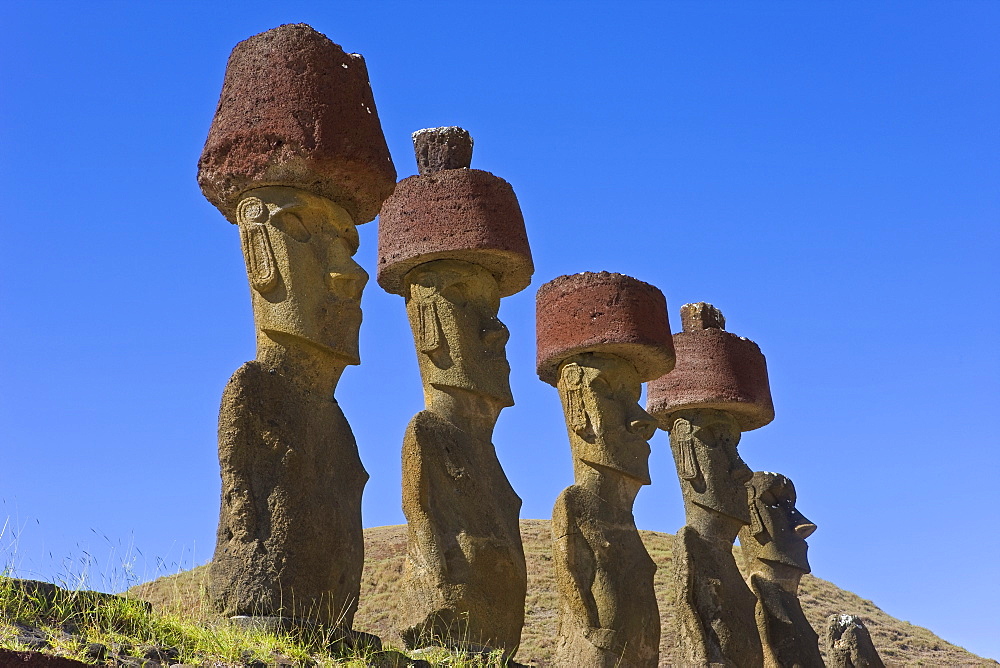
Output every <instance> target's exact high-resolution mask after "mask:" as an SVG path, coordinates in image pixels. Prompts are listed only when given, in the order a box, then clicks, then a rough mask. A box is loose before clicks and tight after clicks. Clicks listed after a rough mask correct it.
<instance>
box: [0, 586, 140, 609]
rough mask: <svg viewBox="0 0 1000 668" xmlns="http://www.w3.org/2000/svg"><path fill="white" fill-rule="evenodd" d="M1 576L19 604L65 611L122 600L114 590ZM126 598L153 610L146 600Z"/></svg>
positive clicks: (94, 606)
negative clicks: (76, 589)
mask: <svg viewBox="0 0 1000 668" xmlns="http://www.w3.org/2000/svg"><path fill="white" fill-rule="evenodd" d="M0 580H2V581H3V585H4V587H5V589H7V591H8V593H9V595H10V596H11V597H12V599H13V600H14V601H17V600H20V601H21V602H20V603H18V605H23V606H29V605H30V606H32V607H35V606H41V607H44V608H53V607H58V608H59V609H61V610H63V611H64V613H65V614H67V615H75V614H80V613H84V612H87V611H90V610H93V609H94V608H96V607H99V606H101V605H116V604H117V603H119V602H120V601H121V600H122V597H121V596H118V595H116V594H106V593H104V592H101V591H88V590H78V591H70V590H68V589H63V588H62V587H59V586H56V585H54V584H52V583H51V582H42V581H41V580H22V579H19V578H5V577H2V576H0ZM128 600H129V601H130V603H131V604H133V605H135V606H137V607H140V608H143V609H145V610H146V611H150V610H152V606H150V605H149V603H147V602H146V601H141V600H139V599H134V598H129V599H128Z"/></svg>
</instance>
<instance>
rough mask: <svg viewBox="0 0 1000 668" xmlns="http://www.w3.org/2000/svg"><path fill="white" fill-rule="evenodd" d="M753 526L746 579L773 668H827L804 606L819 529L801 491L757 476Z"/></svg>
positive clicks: (771, 476)
mask: <svg viewBox="0 0 1000 668" xmlns="http://www.w3.org/2000/svg"><path fill="white" fill-rule="evenodd" d="M748 501H749V508H750V524H748V525H746V526H744V527H743V528H742V529H740V545H741V546H742V548H743V574H744V576H745V577H746V582H747V584H748V585H750V590H751V591H753V593H754V594H755V595H756V596H757V610H756V618H757V630H758V632H759V634H760V641H761V645H762V648H763V651H764V665H765V666H767V667H768V668H784V667H785V666H802V668H823V657H822V655H821V654H820V651H819V636H817V635H816V632H815V631H814V630H813V628H812V626H810V625H809V622H808V621H807V620H806V616H805V613H803V612H802V606H801V605H800V604H799V598H798V591H799V580H801V579H802V576H803V575H804V574H805V573H808V572H809V560H808V558H807V557H806V553H807V551H808V549H809V546H808V545H807V544H806V538H808V537H809V536H811V535H812V533H813V532H814V531H815V530H816V525H815V524H813V523H812V522H810V521H809V520H808V519H806V518H805V517H804V516H803V515H802V513H800V512H799V511H798V509H797V508H796V507H795V486H794V485H793V484H792V481H791V480H789V479H788V478H786V477H785V476H783V475H781V474H780V473H770V472H765V471H757V472H755V473H754V474H753V478H751V480H750V484H749V499H748Z"/></svg>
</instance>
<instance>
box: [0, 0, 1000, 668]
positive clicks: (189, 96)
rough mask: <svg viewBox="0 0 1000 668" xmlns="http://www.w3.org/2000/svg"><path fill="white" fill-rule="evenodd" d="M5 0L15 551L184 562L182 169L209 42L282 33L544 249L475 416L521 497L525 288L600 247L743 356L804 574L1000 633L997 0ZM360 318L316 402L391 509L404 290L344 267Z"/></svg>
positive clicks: (197, 375) (596, 265) (410, 359)
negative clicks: (278, 29) (487, 425)
mask: <svg viewBox="0 0 1000 668" xmlns="http://www.w3.org/2000/svg"><path fill="white" fill-rule="evenodd" d="M0 20H2V21H3V25H4V28H5V29H4V39H3V40H2V41H0V63H2V65H0V68H2V70H0V72H2V83H0V197H2V202H3V205H4V206H3V211H2V214H0V215H2V230H3V237H2V238H3V244H2V246H0V253H2V256H0V281H2V285H3V287H4V289H3V292H2V294H0V379H2V385H0V388H2V390H0V454H2V459H0V497H2V508H0V526H2V523H3V520H4V518H8V520H9V521H8V523H7V527H6V530H5V532H4V534H3V536H2V544H0V547H2V549H3V550H4V552H3V555H2V558H3V560H4V563H13V564H14V565H15V566H16V567H17V570H18V572H19V573H21V574H24V575H27V576H35V577H40V578H46V579H48V578H60V577H62V578H66V577H69V576H70V575H72V574H75V573H78V572H79V571H80V570H81V569H82V567H83V564H84V563H85V562H90V563H91V566H90V573H91V576H92V578H93V583H94V584H95V586H99V587H101V586H103V587H115V586H121V584H122V583H123V581H124V580H127V579H128V577H129V576H128V572H129V569H128V568H126V567H123V561H124V562H126V563H131V564H132V566H131V572H132V573H134V574H135V577H139V578H144V577H152V576H154V575H157V574H158V573H162V572H164V571H171V570H176V569H177V568H178V567H180V566H183V567H187V566H190V565H191V564H193V563H202V562H204V561H205V560H207V559H208V558H209V557H210V556H211V552H212V548H213V544H214V531H215V524H216V520H217V512H218V495H219V477H218V463H217V459H216V445H215V429H216V425H215V423H216V415H217V410H218V404H219V398H220V396H221V392H222V388H223V386H224V385H225V383H226V381H227V379H228V378H229V375H230V374H231V373H232V372H233V371H234V370H235V369H236V368H237V367H239V366H240V364H242V363H243V362H244V361H245V360H248V359H251V358H252V357H253V355H254V346H253V325H252V320H251V312H250V300H249V294H248V288H247V285H246V282H245V281H246V279H245V274H244V269H243V260H242V257H241V254H240V251H239V241H238V235H237V231H236V229H235V228H234V227H232V226H231V225H229V223H227V222H226V221H225V220H224V219H223V218H222V217H221V215H219V214H218V212H217V211H216V210H215V209H214V208H212V207H211V206H210V205H209V204H208V202H207V201H205V200H204V199H203V198H202V196H201V194H200V192H199V190H198V186H197V184H196V182H195V171H196V163H197V159H198V155H199V153H200V151H201V146H202V143H203V141H204V139H205V136H206V133H207V131H208V126H209V123H210V121H211V118H212V114H213V112H214V109H215V104H216V101H217V99H218V95H219V91H220V88H221V84H222V76H223V71H224V68H225V63H226V58H227V56H228V54H229V51H230V49H231V48H232V47H233V45H234V44H236V42H238V41H239V40H241V39H244V38H246V37H248V36H249V35H252V34H254V33H257V32H261V31H263V30H266V29H268V28H272V27H274V26H276V25H279V24H281V23H289V22H299V21H304V22H308V23H310V24H312V25H313V26H314V27H315V28H316V29H318V30H320V31H321V32H323V33H325V34H327V35H328V36H329V37H330V38H331V39H333V40H334V41H335V42H338V43H340V44H342V45H343V46H344V47H345V48H346V49H347V50H349V51H357V52H360V53H362V54H364V56H365V58H366V59H367V62H368V67H369V71H370V74H371V82H372V86H373V89H374V92H375V99H376V101H377V104H378V110H379V114H380V116H381V118H382V124H383V127H384V130H385V133H386V137H387V138H388V142H389V146H390V149H391V151H392V154H393V157H394V160H395V162H396V166H397V170H398V172H399V175H400V177H403V176H407V175H409V174H412V173H414V171H415V168H414V162H413V157H412V150H411V147H410V140H409V135H410V133H411V132H412V131H413V130H416V129H419V128H424V127H430V126H440V125H461V126H464V127H466V128H468V129H469V130H470V131H471V132H472V134H473V136H474V137H475V139H476V153H475V157H474V161H473V165H474V166H475V167H479V168H481V169H486V170H490V171H492V172H494V173H496V174H497V175H499V176H502V177H503V178H505V179H507V180H508V181H510V183H511V184H512V185H513V186H514V189H515V191H516V192H517V193H518V196H519V198H520V202H521V206H522V208H523V211H524V216H525V220H526V223H527V226H528V234H529V237H530V239H531V243H532V249H533V253H534V257H535V263H536V267H537V273H536V275H535V280H534V282H533V284H532V286H531V287H530V288H528V289H527V290H525V291H524V292H523V293H521V294H518V295H516V296H513V297H510V298H509V299H506V300H504V304H503V307H502V309H501V318H502V319H503V320H504V321H505V322H506V323H507V324H508V326H509V327H510V330H511V340H510V344H509V348H508V354H509V358H510V361H511V366H512V384H513V388H514V394H515V398H516V401H517V405H516V406H514V407H513V408H510V409H508V410H505V411H504V413H503V415H502V416H501V418H500V423H499V426H498V429H497V433H496V439H495V441H496V445H497V450H498V453H499V456H500V459H501V461H502V462H503V464H504V466H505V468H506V470H507V472H508V475H509V477H510V478H511V481H512V483H513V485H514V487H515V489H516V490H517V491H518V492H519V493H520V495H521V496H522V497H523V499H524V506H523V510H522V516H523V517H526V518H544V517H548V516H549V515H550V513H551V508H552V503H553V501H554V500H555V498H556V496H557V495H558V494H559V492H560V491H561V490H562V489H563V488H564V487H565V486H566V485H568V484H570V483H571V480H572V472H571V460H570V454H569V448H568V444H567V440H566V436H565V433H564V426H563V421H562V414H561V410H560V407H559V402H558V398H557V396H556V393H555V391H554V390H553V389H552V388H550V387H549V386H547V385H545V384H543V383H541V382H540V381H539V380H538V379H537V378H536V377H535V374H534V364H533V362H534V291H535V289H537V287H538V286H539V285H541V284H542V283H544V282H545V281H547V280H550V279H551V278H554V277H555V276H558V275H560V274H564V273H572V272H578V271H588V270H589V271H598V270H608V271H618V272H623V273H627V274H630V275H633V276H635V277H637V278H640V279H642V280H645V281H648V282H651V283H654V284H656V285H658V286H659V287H660V288H661V289H662V290H663V292H664V293H665V294H666V296H667V300H668V303H669V305H670V309H671V317H672V319H673V321H674V325H675V327H676V326H678V325H679V317H678V316H677V309H678V308H679V307H680V306H681V304H683V303H685V302H691V301H702V300H704V301H710V302H712V303H714V304H716V305H717V306H719V307H720V308H721V309H722V310H723V312H724V313H725V314H726V316H727V318H728V321H729V329H731V330H732V331H734V332H736V333H738V334H741V335H743V336H747V337H749V338H751V339H753V340H755V341H757V342H758V343H759V344H760V346H761V348H762V349H763V351H764V353H765V354H766V355H767V358H768V366H769V370H770V374H771V384H772V391H773V394H774V402H775V406H776V410H777V418H776V420H775V421H774V423H772V424H771V425H770V426H768V427H766V428H764V429H761V430H759V431H756V432H751V433H749V434H746V435H745V437H744V440H743V445H742V446H741V450H742V452H743V455H744V458H745V459H746V460H747V462H748V463H749V464H750V466H751V467H752V468H754V469H756V470H761V469H764V470H773V471H779V472H782V473H785V474H787V475H788V476H790V477H791V478H792V479H793V480H794V482H795V483H796V487H797V488H798V491H799V499H800V503H799V507H800V509H801V510H802V511H803V512H804V513H805V514H806V515H807V516H808V517H810V518H811V519H812V520H813V521H815V522H816V523H817V524H818V525H819V530H818V531H817V532H816V533H815V534H814V535H813V536H812V538H811V539H810V544H811V550H810V558H811V561H812V564H813V570H814V573H815V574H816V575H818V576H819V577H822V578H826V579H829V580H832V581H833V582H835V583H837V584H838V585H840V586H842V587H845V588H847V589H850V590H853V591H855V592H857V593H858V594H860V595H861V596H862V597H864V598H869V599H872V600H873V601H875V603H876V604H878V605H879V606H880V607H882V608H883V609H885V610H886V611H887V612H889V613H890V614H893V615H895V616H898V617H901V618H903V619H906V620H909V621H911V622H913V623H916V624H920V625H923V626H927V627H929V628H931V629H932V630H934V631H935V632H937V633H938V634H939V635H941V636H942V637H944V638H945V639H947V640H949V641H952V642H955V643H958V644H960V645H963V646H965V647H967V648H969V649H970V650H972V651H974V652H977V653H979V654H983V655H987V656H992V657H1000V621H998V619H1000V617H998V615H997V612H996V611H997V605H998V604H997V601H998V600H1000V556H998V555H1000V538H998V531H997V526H996V525H997V522H998V517H1000V491H998V490H1000V482H998V471H1000V454H998V446H1000V438H998V435H997V433H998V431H997V430H998V426H997V414H998V411H997V402H998V399H1000V380H998V379H1000V356H998V352H997V351H998V347H1000V346H998V344H1000V336H998V333H997V332H998V329H1000V304H998V297H997V293H998V286H1000V276H998V273H1000V272H998V251H1000V232H998V227H1000V225H998V223H1000V194H998V184H1000V169H998V163H1000V161H998V157H1000V140H998V128H1000V57H998V49H997V35H998V34H1000V3H996V2H941V3H925V2H905V3H904V2H899V3H877V2H874V3H860V2H857V3H851V2H847V3H839V2H838V3H833V2H811V3H791V2H774V3H761V2H758V3H713V2H704V3H702V2H697V3H696V2H673V3H670V2H659V3H636V2H633V3H593V4H588V3H585V2H576V3H548V4H546V3H531V4H524V3H502V4H501V3H495V4H492V5H490V4H487V3H461V4H459V3H456V4H439V3H432V2H421V3H399V4H391V3H377V2H364V3H344V2H337V3H331V2H240V3H228V2H218V3H204V4H194V3H184V2H169V3H166V2H164V3H125V2H122V3H108V2H85V3H84V2H75V3H74V2H59V3H57V2H50V3H45V2H23V3H14V2H7V3H4V5H3V7H2V9H0ZM375 232H376V223H372V224H369V225H365V226H363V227H362V228H361V238H362V247H361V251H360V252H359V254H358V259H359V261H360V262H361V263H362V264H363V265H364V266H365V267H366V268H367V269H368V270H369V272H371V273H372V274H374V266H375V250H376V248H375V237H376V235H375ZM364 311H365V323H364V326H363V328H362V333H361V336H362V344H361V346H362V355H363V364H362V365H361V366H360V367H352V368H350V369H348V371H347V372H346V374H345V375H344V378H343V380H342V382H341V384H340V387H339V389H338V396H339V399H340V401H341V403H342V404H343V406H344V410H345V412H346V414H347V416H348V418H349V419H350V421H351V423H352V425H353V427H354V430H355V433H356V434H357V440H358V443H359V447H360V450H361V456H362V459H363V461H364V463H365V466H366V467H367V469H368V471H369V472H370V473H371V481H370V482H369V484H368V487H367V489H366V493H365V502H364V521H365V525H366V526H376V525H384V524H397V523H401V522H402V521H403V516H402V512H401V510H400V490H399V478H400V470H399V469H400V466H399V448H400V441H401V437H402V434H403V430H404V428H405V426H406V423H407V421H408V420H409V418H410V417H411V416H412V415H413V414H414V413H415V412H416V411H418V410H419V409H420V407H421V391H420V382H419V378H418V375H417V367H416V360H415V357H414V352H413V346H412V341H411V338H410V333H409V328H408V325H407V321H406V317H405V313H404V309H403V302H402V299H401V298H399V297H396V296H392V295H388V294H386V293H384V292H383V291H382V290H381V289H380V288H379V287H378V285H376V284H375V282H374V281H371V283H370V284H369V287H368V289H367V291H366V293H365V297H364ZM651 468H652V475H653V480H654V483H653V485H652V486H650V487H648V488H645V489H644V490H643V491H642V492H641V493H640V495H639V498H638V500H637V503H636V519H637V522H638V524H639V526H640V527H642V528H646V529H653V530H660V531H675V530H676V529H677V528H678V527H679V526H680V525H681V524H682V523H683V512H682V507H681V501H680V494H679V489H678V485H677V482H676V477H675V473H674V469H673V463H672V461H671V460H670V455H669V448H668V443H667V437H666V434H665V433H663V432H660V433H659V434H658V435H657V436H656V437H655V438H654V440H653V455H652V459H651ZM130 545H131V546H133V550H132V552H131V553H130V552H129V549H128V548H129V546H130ZM112 548H114V549H112ZM129 554H131V555H132V556H131V557H129ZM132 559H134V561H132ZM124 584H128V583H127V582H124Z"/></svg>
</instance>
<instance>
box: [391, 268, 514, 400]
mask: <svg viewBox="0 0 1000 668" xmlns="http://www.w3.org/2000/svg"><path fill="white" fill-rule="evenodd" d="M405 280H406V282H407V283H408V285H409V295H408V296H407V298H406V312H407V315H408V317H409V319H410V326H411V328H412V329H413V337H414V341H415V342H416V345H417V352H418V358H419V360H420V373H421V375H422V376H423V380H424V382H425V383H427V384H430V385H433V386H435V387H455V388H459V389H463V390H468V391H470V392H474V393H476V394H479V395H482V396H486V397H489V398H491V399H492V400H494V401H496V402H497V405H499V406H513V405H514V397H513V395H512V394H511V391H510V365H509V364H508V363H507V351H506V346H507V339H508V338H509V337H510V332H509V331H508V330H507V327H506V326H505V325H504V324H503V323H502V322H500V319H499V318H498V317H497V313H498V312H499V310H500V290H499V288H498V287H497V281H496V279H495V278H494V277H493V274H491V273H490V272H489V271H487V270H486V269H484V268H483V267H481V266H479V265H477V264H472V263H470V262H462V261H460V260H435V261H433V262H428V263H426V264H422V265H420V266H419V267H416V268H415V269H413V270H411V271H410V272H409V273H408V274H407V275H406V279H405Z"/></svg>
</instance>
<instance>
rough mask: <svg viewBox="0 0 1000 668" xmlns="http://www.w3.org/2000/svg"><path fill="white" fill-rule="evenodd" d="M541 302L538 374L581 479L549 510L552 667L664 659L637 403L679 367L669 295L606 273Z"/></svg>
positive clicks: (647, 426) (544, 293) (648, 421)
mask: <svg viewBox="0 0 1000 668" xmlns="http://www.w3.org/2000/svg"><path fill="white" fill-rule="evenodd" d="M574 288H576V289H575V290H574ZM588 300H589V301H588ZM536 309H537V311H536V317H537V320H538V323H539V326H538V330H537V331H538V375H539V377H541V378H542V379H543V380H546V381H548V382H551V383H553V384H555V385H556V387H557V388H558V390H559V396H560V398H561V399H562V405H563V412H564V415H565V418H566V426H567V432H568V434H569V440H570V447H571V448H572V451H573V473H574V480H575V482H574V484H573V485H572V486H570V487H568V488H567V489H566V490H564V491H563V493H562V494H561V495H560V496H559V498H558V499H557V500H556V504H555V508H554V509H553V511H552V540H553V566H554V568H555V575H556V585H557V588H558V593H559V631H558V637H557V639H556V663H557V665H560V666H607V667H608V668H611V667H612V666H650V667H652V666H656V665H657V662H658V658H659V644H660V616H659V610H658V607H657V603H656V595H655V592H654V589H653V576H654V574H655V573H656V565H655V564H654V563H653V560H652V559H651V558H650V556H649V553H648V552H646V548H645V547H644V546H643V544H642V540H641V539H640V538H639V532H638V531H637V530H636V527H635V519H634V517H633V516H632V505H633V503H634V501H635V497H636V494H638V492H639V489H640V488H641V487H642V486H643V485H648V484H649V483H650V479H649V443H648V441H649V439H650V437H651V436H652V435H653V433H654V432H655V431H656V421H655V419H654V418H653V417H652V416H651V415H649V414H648V413H646V411H644V410H643V409H642V407H641V406H639V403H638V400H639V395H640V393H641V390H642V381H644V380H647V379H649V378H655V377H657V376H658V375H659V374H660V373H662V372H663V369H664V368H669V365H670V364H672V362H673V359H672V354H673V350H672V348H671V347H670V345H669V344H670V327H669V325H668V323H667V317H666V301H665V300H664V298H663V295H662V293H660V291H659V290H657V289H656V288H654V287H653V286H651V285H648V284H646V283H642V282H641V281H636V280H635V279H633V278H630V277H628V276H621V275H619V274H609V273H607V272H602V273H600V274H578V275H576V276H568V277H567V276H563V277H560V278H557V279H555V280H554V281H552V282H550V283H547V284H546V285H544V286H542V289H541V290H539V295H538V298H537V301H536ZM595 313H596V314H597V315H596V316H595ZM623 323H624V324H625V326H623ZM657 326H659V328H660V329H659V330H657ZM637 333H638V334H639V336H637ZM657 341H659V342H660V344H659V347H657V344H656V343H655V342H657Z"/></svg>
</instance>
